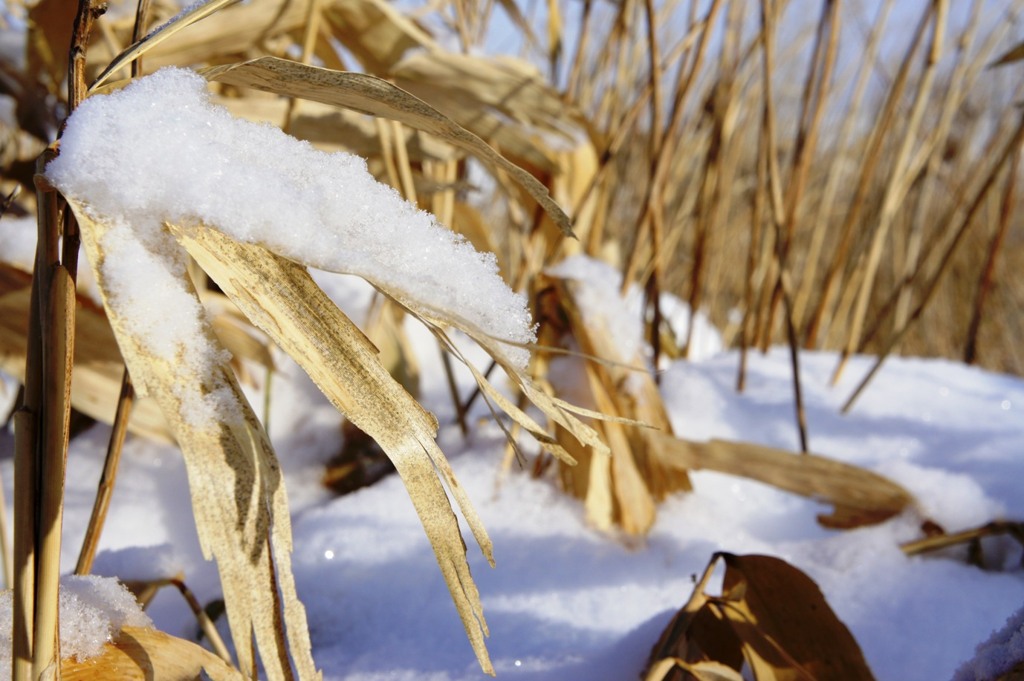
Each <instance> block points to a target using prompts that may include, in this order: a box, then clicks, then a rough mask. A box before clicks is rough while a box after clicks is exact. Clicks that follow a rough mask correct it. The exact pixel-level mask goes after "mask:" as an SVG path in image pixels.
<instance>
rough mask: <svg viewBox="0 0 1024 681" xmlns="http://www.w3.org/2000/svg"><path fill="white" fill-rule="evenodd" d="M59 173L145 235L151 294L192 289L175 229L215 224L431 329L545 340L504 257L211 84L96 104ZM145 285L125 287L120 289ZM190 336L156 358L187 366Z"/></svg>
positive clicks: (114, 218)
mask: <svg viewBox="0 0 1024 681" xmlns="http://www.w3.org/2000/svg"><path fill="white" fill-rule="evenodd" d="M46 172H47V176H48V177H49V178H50V180H51V181H52V182H53V184H54V185H55V186H57V187H58V188H59V189H60V190H61V191H62V192H63V193H64V194H65V195H67V196H71V197H73V198H75V199H76V200H78V201H80V202H82V203H85V204H87V205H88V206H89V208H90V210H91V211H93V212H94V213H95V215H96V216H97V217H99V216H102V218H103V219H104V220H105V221H107V222H108V223H117V224H124V225H129V224H130V225H131V230H132V235H131V236H132V238H134V239H135V240H137V244H136V245H135V246H134V247H131V248H134V249H135V250H136V251H139V249H142V250H145V251H148V252H149V257H148V258H146V259H145V260H146V261H147V262H146V264H145V265H143V264H142V263H143V259H142V255H141V253H140V254H139V258H140V259H139V260H138V261H133V262H135V264H136V267H138V268H140V269H138V270H136V272H137V273H139V274H141V273H143V269H142V268H144V267H145V268H147V269H145V270H144V271H145V272H150V273H151V272H152V271H153V270H152V269H150V268H158V269H160V271H161V272H162V274H160V275H155V274H148V275H147V277H146V279H145V280H144V281H146V282H147V283H146V285H145V286H146V288H147V289H150V290H152V289H154V288H157V287H161V288H162V287H165V286H166V287H169V288H171V289H172V290H173V289H175V288H177V289H180V288H181V287H180V285H179V286H174V285H172V284H171V283H170V281H169V279H170V278H171V277H175V276H177V275H178V273H179V272H180V267H181V262H182V260H181V257H182V256H180V255H178V254H177V250H178V249H177V247H176V245H175V244H174V243H173V241H172V240H171V239H170V238H169V237H168V236H166V235H165V234H164V233H163V231H162V224H163V222H164V221H166V222H171V223H176V224H183V225H187V224H190V223H195V222H203V223H206V224H207V225H210V226H212V227H215V228H217V229H220V230H222V231H223V232H224V233H225V234H227V235H228V236H230V237H232V238H234V239H237V240H239V241H242V242H246V243H259V244H262V245H264V246H265V247H267V248H269V249H270V250H272V251H274V252H275V253H278V254H279V255H281V256H283V257H286V258H289V259H292V260H295V261H298V262H302V263H304V264H307V265H310V266H313V267H317V268H320V269H324V270H329V271H333V272H345V273H350V274H356V275H359V276H361V277H363V278H365V279H367V280H368V281H370V282H372V283H373V284H374V285H376V286H378V287H380V288H381V289H383V290H385V291H387V292H388V293H389V294H391V295H393V296H395V297H396V298H398V299H399V300H401V302H402V303H404V304H405V305H408V306H409V307H411V308H412V309H414V310H416V311H417V312H420V313H422V314H424V315H427V316H429V317H433V318H440V319H442V320H447V321H452V320H456V319H458V320H465V322H466V323H468V324H469V325H472V326H474V327H476V328H477V329H479V330H480V331H482V332H483V333H485V334H487V335H490V336H493V337H494V338H497V339H499V340H505V341H510V342H511V343H514V344H525V343H531V342H533V341H534V340H535V336H534V331H533V327H532V321H531V317H530V313H529V311H528V309H527V301H526V298H525V296H522V295H519V294H515V293H513V292H512V291H510V290H509V288H508V287H507V285H506V284H505V283H504V281H502V279H501V277H500V275H499V273H498V266H497V260H496V258H495V256H494V255H493V254H490V253H483V254H481V253H478V252H477V251H475V250H474V249H473V247H472V246H471V245H470V244H469V243H468V242H467V241H466V240H465V239H463V238H462V237H460V236H458V235H456V234H454V233H453V232H451V231H450V230H448V229H446V228H445V227H443V226H441V225H440V224H438V222H437V221H436V220H435V219H434V218H433V217H432V216H431V215H430V214H428V213H426V212H423V211H421V210H419V209H418V208H416V207H415V206H413V205H412V204H410V203H408V202H406V201H404V200H403V199H402V198H401V197H400V196H399V194H398V193H397V192H396V191H395V190H394V189H392V188H390V187H387V186H386V185H383V184H380V183H378V182H377V181H376V180H374V178H373V177H372V176H371V175H370V173H369V172H368V171H367V168H366V162H365V161H364V160H363V159H362V158H359V157H358V156H353V155H351V154H345V153H335V154H328V153H325V152H322V151H318V150H316V149H315V148H314V147H313V146H312V145H310V144H308V143H307V142H303V141H300V140H297V139H294V138H292V137H289V136H288V135H286V134H285V133H283V132H282V131H281V130H279V129H277V128H275V127H273V126H270V125H266V124H257V123H252V122H248V121H243V120H239V119H236V118H233V117H232V116H231V115H230V114H229V113H228V111H227V110H226V109H224V108H223V107H219V106H216V105H214V104H212V103H211V101H210V96H209V93H208V91H207V89H206V81H205V80H204V79H203V78H202V77H201V76H199V75H197V74H195V73H193V72H191V71H187V70H183V69H174V68H168V69H162V70H160V71H158V72H157V73H155V74H153V75H151V76H148V77H146V78H142V79H139V80H137V81H135V82H133V83H132V84H131V85H129V86H128V87H126V88H125V89H124V90H121V91H118V92H115V93H113V94H111V95H108V96H99V97H90V98H89V99H87V100H86V101H85V102H83V103H82V105H81V106H80V107H79V108H78V109H76V110H75V112H74V114H73V115H72V116H71V118H70V119H69V121H68V125H67V128H66V130H65V133H64V136H63V138H62V140H61V153H60V156H59V157H58V158H57V159H55V160H54V161H52V162H51V163H50V164H49V165H48V166H47V171H46ZM118 239H119V240H120V239H125V240H128V239H129V237H128V236H127V235H126V236H124V237H118ZM122 247H123V248H124V249H125V252H126V253H127V252H128V251H129V249H130V247H129V246H128V245H123V246H122ZM113 260H120V258H107V264H109V266H110V267H111V268H113V267H115V264H114V263H112V262H111V261H113ZM105 266H106V265H105ZM116 266H125V265H123V264H118V265H116ZM154 277H156V280H155V281H154V280H153V278H154ZM131 279H133V275H131V276H130V275H128V274H127V273H125V276H124V277H122V278H120V280H119V281H121V284H120V286H127V285H128V282H129V280H131ZM139 285H140V284H139V282H138V281H137V280H136V282H135V283H134V286H135V287H138V286H139ZM166 295H174V296H175V297H176V298H177V292H175V293H168V294H166ZM121 296H122V297H124V298H130V297H131V296H130V295H129V294H121ZM150 304H151V305H152V306H153V307H154V308H156V307H160V306H162V305H161V304H159V303H152V302H151V303H150ZM164 309H167V308H164ZM172 309H175V308H172ZM140 314H141V316H142V318H146V311H142V312H141V313H140ZM171 316H178V317H182V316H184V315H181V314H179V315H165V317H171ZM179 324H180V326H179ZM190 324H191V322H185V321H179V322H177V323H175V324H174V325H173V326H174V328H171V327H170V326H169V327H164V326H163V325H161V326H158V327H153V328H152V329H151V330H150V331H148V332H147V333H150V334H151V335H164V334H166V336H165V337H164V338H162V339H161V340H160V341H159V342H156V343H155V344H156V345H158V346H160V347H162V348H163V349H164V350H166V349H167V348H168V347H174V348H176V354H177V355H180V354H181V351H182V345H181V343H182V341H181V338H182V333H185V331H184V328H183V327H184V326H189V325H190ZM507 354H508V356H509V358H510V359H511V360H512V361H513V362H514V363H516V364H517V365H519V366H525V364H526V362H527V361H528V359H529V353H528V351H527V350H525V349H523V348H520V347H515V346H508V347H507Z"/></svg>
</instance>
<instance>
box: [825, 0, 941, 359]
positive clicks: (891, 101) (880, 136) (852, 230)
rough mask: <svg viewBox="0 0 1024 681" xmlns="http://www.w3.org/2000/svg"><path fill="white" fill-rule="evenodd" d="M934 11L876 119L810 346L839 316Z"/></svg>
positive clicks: (827, 275) (916, 36)
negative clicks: (842, 278)
mask: <svg viewBox="0 0 1024 681" xmlns="http://www.w3.org/2000/svg"><path fill="white" fill-rule="evenodd" d="M933 11H934V6H933V5H932V4H931V3H929V5H928V8H927V9H926V10H925V11H924V13H923V14H922V16H921V20H920V21H919V22H918V25H917V28H916V29H915V31H914V35H913V38H912V39H911V41H910V46H909V47H908V48H907V52H906V55H905V56H904V58H903V60H902V62H901V63H900V68H899V71H898V72H897V75H896V79H895V80H894V82H893V84H892V86H891V87H890V88H889V91H888V94H887V95H886V100H885V104H884V105H883V107H882V111H881V113H880V114H879V116H878V118H877V119H876V120H875V125H874V127H873V129H872V131H871V133H870V136H869V138H868V146H867V149H866V150H865V153H864V154H863V157H862V161H861V164H860V170H859V176H858V180H857V187H856V190H855V191H854V195H853V198H852V200H851V202H850V207H849V210H847V212H846V217H845V218H844V220H843V223H842V226H841V227H840V228H839V244H838V246H837V247H836V249H835V251H834V253H833V257H832V260H831V262H830V264H829V266H828V268H827V269H826V271H825V277H824V280H823V281H822V283H821V293H820V295H819V298H818V304H817V305H816V306H815V309H814V312H813V313H812V315H811V317H810V320H809V322H808V324H807V329H806V331H805V339H806V340H805V343H806V344H807V346H809V347H813V346H814V344H815V342H816V339H817V336H818V333H819V331H820V330H821V326H822V325H823V324H824V323H826V317H827V316H831V317H834V316H835V315H829V314H828V313H829V310H830V309H831V308H832V305H833V302H834V295H835V290H836V288H837V278H838V277H839V275H840V272H841V270H842V269H843V267H844V266H845V265H846V264H847V263H848V262H850V261H851V258H852V257H853V255H852V254H851V249H852V248H853V246H854V239H855V237H856V236H857V232H858V230H857V228H858V227H859V225H860V219H861V215H862V212H863V211H864V209H865V208H866V206H867V204H868V201H867V195H868V191H869V189H870V187H871V183H872V181H873V180H874V178H875V173H876V171H877V168H878V166H879V164H880V163H881V159H882V152H883V149H884V146H883V142H884V141H885V139H886V137H887V135H888V134H889V133H890V132H891V131H892V128H893V126H894V124H895V120H896V109H897V106H898V104H899V103H900V101H901V100H902V96H903V92H904V90H905V88H906V84H907V80H908V77H909V74H910V66H911V64H912V62H913V56H914V54H915V53H916V52H917V50H918V47H919V46H920V44H921V41H922V40H923V38H924V34H925V28H926V27H927V25H928V23H929V22H930V19H931V16H932V12H933Z"/></svg>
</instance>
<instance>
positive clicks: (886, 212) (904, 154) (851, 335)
mask: <svg viewBox="0 0 1024 681" xmlns="http://www.w3.org/2000/svg"><path fill="white" fill-rule="evenodd" d="M931 7H932V8H933V12H932V20H933V23H932V37H931V45H930V46H929V48H928V56H927V57H926V59H925V65H924V71H923V73H922V74H921V78H920V80H919V82H918V87H917V92H916V95H915V97H914V102H913V105H912V107H911V110H910V115H909V120H908V122H907V125H906V128H904V129H903V130H902V132H901V135H902V142H901V143H900V145H899V149H898V151H897V152H896V156H895V158H894V160H893V162H892V164H893V170H892V174H891V175H890V176H889V181H888V182H887V183H886V189H885V195H884V198H883V199H882V209H881V213H880V215H879V218H878V221H877V223H876V225H875V228H874V233H873V234H872V237H871V246H870V249H869V251H868V254H867V258H866V261H865V262H864V265H863V267H864V272H863V274H862V275H861V281H860V286H859V289H858V292H857V300H856V303H855V307H854V310H853V318H852V320H851V326H850V329H849V330H848V331H847V334H846V344H845V346H844V347H843V351H842V353H841V355H840V358H839V364H838V366H837V367H836V369H835V373H834V374H833V376H832V383H833V384H835V383H836V382H837V381H838V380H839V376H840V375H841V373H842V370H843V367H844V366H845V365H846V361H847V360H848V359H849V356H850V354H851V353H852V352H853V351H854V350H855V349H856V347H857V345H858V343H859V342H860V336H861V332H862V331H863V329H864V318H865V316H866V315H867V312H868V302H869V300H870V297H871V292H872V290H873V288H874V284H875V276H876V275H877V273H878V267H879V260H880V259H881V257H882V248H883V246H884V244H885V241H886V237H887V236H888V234H889V228H890V227H891V226H892V223H893V221H894V220H895V218H896V212H897V210H898V209H899V207H900V205H901V204H902V203H903V199H904V197H905V196H906V194H907V192H908V191H909V190H910V187H911V185H912V184H913V183H914V182H915V181H916V179H917V176H918V170H919V169H918V168H913V167H911V162H912V158H911V153H912V151H913V147H914V144H915V142H916V141H917V138H918V135H919V133H920V129H921V124H922V122H923V120H924V113H925V109H926V107H927V106H928V105H929V104H930V100H931V94H932V84H933V83H934V81H935V75H936V66H937V64H938V62H939V58H940V57H941V56H942V44H943V39H944V37H945V33H946V17H947V13H948V11H949V4H948V2H947V1H946V0H936V2H935V3H933V4H932V5H931Z"/></svg>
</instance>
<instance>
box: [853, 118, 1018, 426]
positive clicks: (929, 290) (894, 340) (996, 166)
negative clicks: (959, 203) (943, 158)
mask: <svg viewBox="0 0 1024 681" xmlns="http://www.w3.org/2000/svg"><path fill="white" fill-rule="evenodd" d="M1022 141H1024V118H1022V119H1020V121H1019V123H1018V124H1017V129H1016V130H1015V131H1014V134H1013V136H1012V137H1011V139H1010V140H1009V141H1008V143H1007V144H1006V145H1005V146H1004V147H1003V149H1002V151H1001V152H1000V153H999V154H998V156H997V157H996V159H995V160H994V162H992V163H991V164H990V167H989V171H988V172H987V173H986V174H985V175H984V179H983V181H982V185H981V187H980V189H979V190H978V191H977V192H976V193H975V195H974V198H973V199H972V200H971V202H970V204H969V206H968V208H967V209H966V211H965V212H964V214H963V217H962V218H961V219H960V221H959V222H958V224H957V226H956V229H955V230H954V233H953V236H952V238H951V239H950V240H949V243H948V244H947V245H946V248H945V250H944V251H943V252H942V253H941V255H940V256H939V260H938V263H937V265H936V266H935V267H934V269H933V272H932V274H931V276H930V278H929V280H928V281H927V282H926V284H925V286H924V292H923V293H922V296H921V300H920V301H919V302H918V304H917V306H916V307H915V308H914V310H913V312H912V313H911V314H910V316H909V317H908V319H907V321H906V322H905V323H904V324H903V325H902V326H900V327H898V328H897V329H896V330H895V331H894V332H893V333H892V335H891V336H890V337H889V338H888V340H887V341H886V342H885V344H884V346H883V347H882V349H881V350H880V351H879V353H878V357H877V359H876V360H875V363H874V364H873V365H872V367H871V369H870V370H869V371H868V373H867V375H866V376H865V377H864V378H863V379H861V381H860V383H859V384H858V385H857V387H856V389H855V390H854V391H853V393H852V394H851V395H850V397H849V398H848V399H847V400H846V402H845V403H844V404H843V407H842V411H843V412H844V413H845V412H848V411H849V410H850V409H851V408H852V407H853V405H854V403H855V402H856V401H857V398H858V397H859V396H860V395H861V393H862V392H863V391H864V389H865V388H866V387H867V385H868V384H869V383H870V382H871V379H872V378H874V376H875V374H877V373H878V370H879V369H880V368H881V366H882V363H883V362H884V361H885V360H886V359H887V358H888V356H889V354H890V353H891V352H892V350H893V348H894V347H895V346H896V345H897V344H898V343H899V342H900V340H902V339H903V337H904V336H905V335H906V333H907V331H908V330H909V329H910V327H911V326H912V325H913V324H914V322H916V321H917V320H918V319H919V318H920V317H921V313H922V312H923V311H924V309H925V307H926V306H927V305H928V303H929V301H930V300H931V298H932V296H933V295H934V294H935V291H936V290H937V289H938V284H939V281H940V280H941V279H942V276H943V275H944V274H945V273H946V271H947V269H948V267H949V263H950V262H951V261H952V259H953V255H954V254H955V253H956V249H957V246H958V245H959V244H960V242H961V241H962V240H963V237H964V235H965V234H966V233H967V231H968V230H969V229H970V227H971V225H972V223H973V222H974V217H975V215H976V214H977V212H978V211H979V210H980V209H981V206H982V205H984V202H985V197H986V196H987V195H988V192H989V190H990V189H991V188H992V187H993V186H994V185H995V182H996V179H997V177H998V176H999V173H1000V172H1001V171H1002V169H1003V166H1004V165H1005V164H1006V163H1007V161H1008V160H1009V159H1010V157H1011V155H1012V154H1014V153H1016V152H1017V150H1018V148H1019V146H1020V144H1021V142H1022Z"/></svg>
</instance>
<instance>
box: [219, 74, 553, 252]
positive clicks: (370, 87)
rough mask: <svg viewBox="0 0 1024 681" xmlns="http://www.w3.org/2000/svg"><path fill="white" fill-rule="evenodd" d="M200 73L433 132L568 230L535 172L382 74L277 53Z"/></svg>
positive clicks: (223, 81)
mask: <svg viewBox="0 0 1024 681" xmlns="http://www.w3.org/2000/svg"><path fill="white" fill-rule="evenodd" d="M200 73H202V74H203V75H204V76H205V77H206V78H207V79H209V80H214V81H218V82H221V83H229V84H231V85H236V86H239V87H251V88H255V89H257V90H264V91H266V92H274V93H276V94H279V95H286V96H288V97H297V98H300V99H309V100H312V101H315V102H322V103H324V104H332V105H334V106H341V107H345V108H347V109H352V110H354V111H360V112H363V113H367V114H370V115H373V116H381V117H383V118H389V119H391V120H396V121H399V122H401V123H404V124H405V125H408V126H411V127H413V128H416V129H418V130H422V131H424V132H429V133H430V134H432V135H436V136H437V137H440V138H441V139H443V140H444V141H446V142H448V143H450V144H452V145H454V146H457V147H459V148H461V149H464V150H466V151H468V152H469V153H471V154H473V155H474V156H476V157H477V158H479V159H480V160H481V161H484V162H485V163H487V164H489V165H490V166H492V167H493V168H496V169H498V170H500V171H501V172H505V173H508V174H509V175H510V176H511V177H512V178H514V179H515V181H516V182H517V183H519V184H520V185H521V186H522V187H523V188H524V189H526V190H527V191H528V192H529V193H530V195H531V196H532V197H533V198H534V199H535V200H536V201H537V203H539V204H540V205H541V207H542V208H544V210H545V211H546V212H547V214H548V215H549V216H551V219H552V220H553V221H554V222H555V224H557V225H558V227H559V228H560V229H561V230H562V233H564V234H566V235H568V236H572V227H571V224H570V220H569V217H568V216H567V215H566V214H565V212H564V211H563V210H562V209H561V208H560V207H559V206H558V204H557V203H555V201H554V200H553V199H552V198H551V196H550V195H549V194H548V191H547V188H546V187H544V185H543V184H541V183H540V182H539V181H538V180H537V179H536V178H535V177H533V176H532V175H530V174H529V173H528V172H526V171H525V170H523V169H522V168H520V167H519V166H517V165H515V164H513V163H511V162H510V161H508V160H507V159H506V158H504V157H503V156H502V155H501V154H499V153H498V152H496V151H495V150H494V149H492V148H491V147H490V146H488V145H487V143H485V142H484V141H483V140H482V139H480V137H478V136H477V135H475V134H473V133H472V132H470V131H469V130H467V129H466V128H465V127H463V126H462V125H459V124H458V123H457V122H455V121H453V120H452V119H451V118H449V117H448V116H446V115H444V114H443V113H441V112H439V111H438V110H437V109H435V108H434V107H432V106H430V105H429V104H427V103H426V102H424V101H423V100H421V99H419V98H417V97H415V96H413V95H411V94H409V93H408V92H406V91H404V90H402V89H401V88H398V87H396V86H394V85H392V84H391V83H389V82H387V81H385V80H381V79H380V78H376V77H374V76H370V75H367V74H364V73H350V72H344V71H332V70H330V69H323V68H319V67H316V66H309V65H307V64H301V63H299V62H295V61H290V60H288V59H278V58H277V57H260V58H259V59H253V60H251V61H247V62H242V63H240V64H231V65H228V66H215V67H211V68H207V69H202V70H201V71H200Z"/></svg>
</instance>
